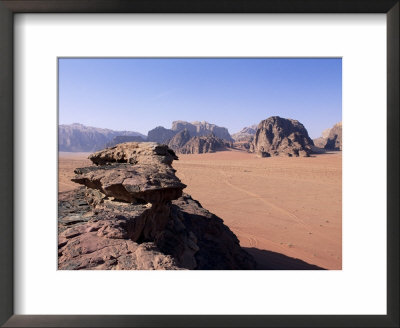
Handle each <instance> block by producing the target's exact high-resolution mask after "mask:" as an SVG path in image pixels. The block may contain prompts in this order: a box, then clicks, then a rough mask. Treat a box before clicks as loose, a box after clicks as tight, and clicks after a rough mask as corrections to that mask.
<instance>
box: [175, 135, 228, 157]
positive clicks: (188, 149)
mask: <svg viewBox="0 0 400 328" xmlns="http://www.w3.org/2000/svg"><path fill="white" fill-rule="evenodd" d="M232 146H233V144H232V142H229V141H226V140H223V139H220V138H218V137H216V136H214V135H208V136H204V137H193V138H191V139H190V140H189V141H188V142H187V143H185V145H184V146H182V147H180V148H179V149H177V150H176V151H177V153H179V154H204V153H214V152H216V151H224V150H227V149H228V148H232Z"/></svg>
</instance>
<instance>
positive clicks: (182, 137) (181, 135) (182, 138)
mask: <svg viewBox="0 0 400 328" xmlns="http://www.w3.org/2000/svg"><path fill="white" fill-rule="evenodd" d="M190 139H191V136H190V133H189V131H188V130H187V129H183V130H182V131H180V132H178V133H177V134H176V135H175V136H174V137H173V138H172V139H171V140H170V141H169V143H168V147H169V148H171V149H172V150H174V151H176V152H179V150H180V149H181V148H182V147H183V146H185V144H186V143H187V142H188V141H189V140H190Z"/></svg>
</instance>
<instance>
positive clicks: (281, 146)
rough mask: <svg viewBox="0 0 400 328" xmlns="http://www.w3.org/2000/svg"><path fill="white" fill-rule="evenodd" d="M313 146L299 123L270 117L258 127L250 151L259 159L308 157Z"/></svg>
mask: <svg viewBox="0 0 400 328" xmlns="http://www.w3.org/2000/svg"><path fill="white" fill-rule="evenodd" d="M313 145H314V143H313V141H312V140H311V138H310V137H309V136H308V132H307V130H306V128H305V127H304V126H303V124H301V123H300V122H299V121H296V120H292V119H285V118H281V117H279V116H272V117H270V118H268V119H266V120H263V121H261V122H260V124H259V125H258V127H257V131H256V134H255V136H254V140H253V144H252V149H251V151H254V152H256V153H257V155H259V156H261V157H270V156H309V154H310V153H311V151H312V150H311V148H312V146H313Z"/></svg>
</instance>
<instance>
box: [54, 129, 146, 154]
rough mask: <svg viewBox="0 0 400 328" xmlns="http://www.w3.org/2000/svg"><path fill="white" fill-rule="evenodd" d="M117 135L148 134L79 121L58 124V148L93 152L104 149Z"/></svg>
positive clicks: (69, 150) (68, 150) (141, 135)
mask: <svg viewBox="0 0 400 328" xmlns="http://www.w3.org/2000/svg"><path fill="white" fill-rule="evenodd" d="M117 136H140V137H142V138H143V139H144V140H145V139H146V136H145V135H143V134H141V133H139V132H134V131H114V130H109V129H102V128H95V127H91V126H85V125H83V124H79V123H73V124H68V125H66V124H61V125H59V126H58V150H59V151H67V152H93V151H97V150H100V149H103V148H104V147H105V146H106V144H107V143H108V142H110V141H111V140H112V139H113V138H114V137H117Z"/></svg>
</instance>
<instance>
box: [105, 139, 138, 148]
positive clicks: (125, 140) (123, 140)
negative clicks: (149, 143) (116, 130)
mask: <svg viewBox="0 0 400 328" xmlns="http://www.w3.org/2000/svg"><path fill="white" fill-rule="evenodd" d="M144 141H146V139H144V138H143V137H141V136H116V137H114V138H112V140H111V141H109V142H107V143H106V144H105V148H109V147H114V146H116V145H118V144H121V143H125V142H144Z"/></svg>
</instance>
